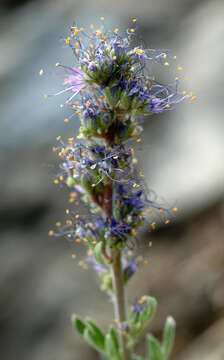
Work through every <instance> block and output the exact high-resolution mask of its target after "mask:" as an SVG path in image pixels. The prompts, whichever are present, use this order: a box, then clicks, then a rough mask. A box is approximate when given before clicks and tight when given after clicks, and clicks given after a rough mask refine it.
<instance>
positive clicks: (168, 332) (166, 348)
mask: <svg viewBox="0 0 224 360" xmlns="http://www.w3.org/2000/svg"><path fill="white" fill-rule="evenodd" d="M175 328H176V323H175V320H174V319H173V318H172V317H171V316H169V317H168V318H167V319H166V324H165V328H164V332H163V343H162V354H163V359H164V360H167V359H168V358H169V355H170V353H171V350H172V347H173V343H174V338H175Z"/></svg>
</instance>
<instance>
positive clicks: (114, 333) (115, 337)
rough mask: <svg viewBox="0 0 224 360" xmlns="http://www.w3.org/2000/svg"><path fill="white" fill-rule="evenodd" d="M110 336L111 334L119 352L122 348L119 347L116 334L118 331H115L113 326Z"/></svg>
mask: <svg viewBox="0 0 224 360" xmlns="http://www.w3.org/2000/svg"><path fill="white" fill-rule="evenodd" d="M109 334H110V336H111V339H112V341H113V344H114V348H115V349H116V350H117V351H118V350H119V348H120V345H119V340H118V335H117V332H116V330H115V329H114V327H113V326H111V327H110V330H109Z"/></svg>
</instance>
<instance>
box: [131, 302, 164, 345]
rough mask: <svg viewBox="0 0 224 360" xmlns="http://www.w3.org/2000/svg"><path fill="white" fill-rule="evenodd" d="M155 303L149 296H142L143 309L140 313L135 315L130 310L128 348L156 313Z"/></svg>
mask: <svg viewBox="0 0 224 360" xmlns="http://www.w3.org/2000/svg"><path fill="white" fill-rule="evenodd" d="M156 306H157V301H156V299H155V298H153V297H151V296H144V309H142V311H141V312H140V313H135V312H134V311H133V310H132V309H131V310H130V311H129V314H128V326H129V332H128V346H129V348H132V347H133V346H134V344H135V343H136V341H137V340H138V338H139V336H140V335H141V333H142V331H143V330H144V329H145V327H146V326H147V325H148V324H149V322H150V321H151V320H152V318H153V316H154V314H155V312H156Z"/></svg>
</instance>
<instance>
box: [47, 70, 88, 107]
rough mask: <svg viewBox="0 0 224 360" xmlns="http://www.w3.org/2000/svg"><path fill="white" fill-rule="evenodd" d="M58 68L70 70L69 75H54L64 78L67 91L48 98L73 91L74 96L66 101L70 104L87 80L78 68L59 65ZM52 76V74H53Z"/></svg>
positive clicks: (64, 90)
mask: <svg viewBox="0 0 224 360" xmlns="http://www.w3.org/2000/svg"><path fill="white" fill-rule="evenodd" d="M57 66H60V67H62V68H63V69H66V70H69V71H70V72H71V74H69V73H54V75H57V76H62V77H64V78H65V79H64V82H63V85H64V86H66V88H65V89H63V90H61V91H59V92H58V93H55V94H49V95H48V96H57V95H60V94H63V93H65V92H68V91H72V92H73V93H74V94H72V96H70V97H69V99H67V100H66V102H65V104H68V103H69V102H70V101H71V100H72V99H73V98H74V97H75V96H76V95H77V94H78V93H79V92H80V91H81V90H82V89H83V88H84V87H85V86H86V85H87V83H86V79H85V76H84V73H83V72H82V71H81V70H79V69H78V68H76V67H70V66H65V65H61V64H58V65H57ZM51 74H52V73H51Z"/></svg>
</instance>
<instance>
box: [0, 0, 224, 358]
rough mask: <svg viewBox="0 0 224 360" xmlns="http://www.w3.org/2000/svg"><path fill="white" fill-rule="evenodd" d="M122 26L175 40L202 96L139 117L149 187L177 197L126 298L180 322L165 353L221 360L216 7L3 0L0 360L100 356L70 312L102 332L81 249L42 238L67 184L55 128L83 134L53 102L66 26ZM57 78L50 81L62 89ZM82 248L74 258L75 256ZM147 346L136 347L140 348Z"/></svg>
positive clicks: (176, 2) (104, 317)
mask: <svg viewBox="0 0 224 360" xmlns="http://www.w3.org/2000/svg"><path fill="white" fill-rule="evenodd" d="M100 16H104V17H105V22H106V24H107V25H108V28H109V27H112V28H115V27H117V26H118V27H120V28H121V29H125V28H126V27H128V26H129V24H130V18H131V17H137V18H138V34H139V38H140V42H142V43H143V44H144V46H146V47H151V48H153V47H155V48H171V49H174V51H175V54H176V55H177V57H178V63H179V62H180V64H181V65H182V66H183V69H184V74H186V76H187V77H188V78H189V81H188V82H187V83H186V90H187V91H191V90H193V91H194V92H195V94H196V95H197V101H196V102H192V103H191V102H190V103H188V102H186V103H184V104H182V105H181V106H180V107H179V108H178V109H177V110H175V111H173V112H167V113H165V114H163V115H160V116H159V115H157V116H155V117H152V118H151V119H145V131H144V142H143V144H142V145H141V146H140V145H138V151H137V156H138V158H139V165H140V166H141V167H142V168H143V169H144V173H145V176H146V180H147V183H148V185H149V186H150V187H151V188H153V189H154V190H156V192H157V193H158V194H159V195H161V196H162V197H163V198H165V199H166V200H167V201H168V202H169V203H171V204H174V203H175V205H177V206H178V207H179V208H180V211H179V213H178V215H177V216H175V219H173V221H172V223H171V225H169V226H168V227H166V228H165V229H164V228H163V227H161V228H158V230H157V231H156V232H155V233H153V234H151V233H150V232H149V229H147V228H146V229H145V231H144V233H143V235H142V237H143V238H144V239H145V240H146V241H148V240H149V239H150V240H152V241H153V247H152V248H151V249H150V250H147V251H146V250H144V251H143V252H144V254H143V255H145V256H149V257H150V261H149V263H148V264H147V265H144V267H142V268H141V269H140V271H139V274H138V275H137V276H136V278H134V279H133V280H131V282H130V284H129V285H128V298H129V301H130V302H134V301H136V300H137V298H138V296H139V297H140V296H141V295H142V294H143V293H144V294H150V295H153V296H155V297H156V298H157V300H158V303H159V306H158V312H157V316H156V318H155V320H154V321H153V323H152V325H151V328H150V330H153V331H154V332H155V334H156V335H157V336H158V337H159V336H160V335H161V330H162V326H163V323H164V321H165V318H166V316H167V315H169V314H172V315H173V316H174V317H175V318H176V320H177V325H178V329H177V338H176V344H175V350H174V353H173V355H172V359H175V360H198V359H203V360H208V359H209V360H223V359H224V300H223V299H224V242H223V234H224V162H223V158H224V144H223V143H224V137H223V134H224V122H223V85H224V76H223V64H224V42H223V38H224V21H223V19H224V2H223V1H222V0H220V1H219V0H212V1H208V0H207V1H206V0H201V1H199V0H198V1H197V0H182V1H180V0H156V1H152V0H138V1H136V0H135V1H134V0H122V1H118V0H113V1H110V0H92V1H91V0H82V1H76V0H63V1H62V0H56V1H53V0H52V1H50V0H42V1H41V0H33V1H31V0H26V1H25V0H1V2H0V48H1V55H0V82H1V87H0V108H1V118H0V150H1V151H0V166H1V177H0V184H1V186H0V189H1V201H0V231H1V238H0V294H1V295H0V348H1V359H3V360H14V359H15V358H16V359H17V360H20V359H23V360H40V359H45V360H61V359H63V360H79V359H85V360H88V359H89V360H90V359H91V360H94V359H98V355H97V354H96V353H95V351H94V350H92V349H90V348H89V347H88V346H87V345H86V344H85V343H84V342H83V341H82V340H81V339H80V338H79V337H78V336H77V335H76V334H75V333H74V332H73V330H72V328H71V325H70V314H71V313H72V312H75V313H78V314H80V315H81V316H85V315H88V316H90V317H94V319H96V320H97V321H98V322H99V324H100V325H101V326H102V327H104V328H106V327H107V324H108V323H109V322H110V319H111V318H112V317H113V314H112V306H111V304H110V303H108V300H107V297H106V295H105V294H102V293H100V292H99V291H98V282H97V279H96V276H95V274H93V272H92V271H91V270H89V271H88V270H87V271H86V270H83V269H82V268H81V267H80V266H79V265H78V263H79V261H80V260H82V259H83V258H84V256H85V250H84V249H83V248H81V247H80V246H76V245H74V244H70V243H68V242H67V241H66V240H64V239H63V238H49V237H48V230H49V229H50V228H52V227H53V226H54V224H55V222H56V221H58V220H61V221H63V219H64V218H65V209H66V208H67V206H68V205H67V200H68V191H67V190H66V188H65V187H63V188H60V187H58V186H56V185H54V184H53V175H54V173H55V172H56V171H57V165H58V161H57V159H56V157H55V155H54V154H52V152H51V147H52V145H54V143H55V137H56V136H57V135H59V134H60V135H63V136H71V134H73V132H74V131H77V129H78V121H76V120H75V119H74V120H73V121H72V122H70V123H69V124H67V125H66V124H65V123H64V122H63V119H64V118H66V116H67V115H68V114H67V113H66V110H64V109H63V110H62V109H60V107H59V104H60V103H61V102H62V99H60V98H59V97H57V98H53V99H49V100H48V101H47V102H46V100H45V99H44V98H43V94H46V93H49V92H54V91H55V92H56V91H57V90H58V89H59V84H58V82H57V79H55V78H54V77H50V76H49V77H40V76H39V70H40V69H41V68H44V70H46V71H54V65H55V63H56V62H58V61H60V62H62V63H65V64H68V65H72V64H73V58H72V54H71V52H70V51H69V49H67V48H64V45H63V43H62V42H61V38H63V37H64V36H65V35H67V33H68V29H69V25H70V24H72V23H73V21H77V22H78V24H79V25H80V26H86V25H87V26H89V24H91V23H93V24H98V23H99V18H100ZM57 85H58V87H57ZM74 252H75V253H76V255H77V258H76V259H75V260H74V259H73V258H72V254H73V253H74ZM137 351H138V352H139V354H144V352H145V344H144V341H142V342H140V343H139V344H138V346H137Z"/></svg>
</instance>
